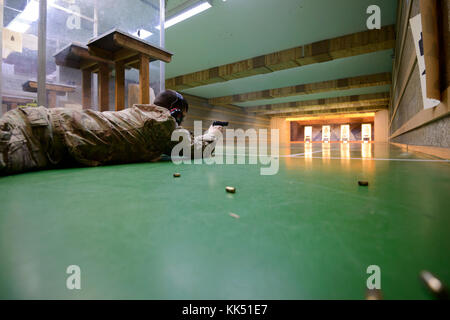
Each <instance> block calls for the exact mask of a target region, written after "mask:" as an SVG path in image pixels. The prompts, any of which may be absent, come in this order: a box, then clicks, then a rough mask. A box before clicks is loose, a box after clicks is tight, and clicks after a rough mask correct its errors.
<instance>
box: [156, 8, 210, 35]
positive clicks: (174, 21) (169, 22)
mask: <svg viewBox="0 0 450 320" xmlns="http://www.w3.org/2000/svg"><path fill="white" fill-rule="evenodd" d="M209 8H211V5H210V4H209V3H208V2H202V3H201V4H199V5H197V6H195V7H193V8H191V9H189V10H188V11H185V12H183V13H181V14H179V15H177V16H175V17H173V18H171V19H169V20H167V21H166V22H165V23H164V29H167V28H170V27H171V26H173V25H175V24H177V23H178V22H181V21H184V20H186V19H189V18H190V17H192V16H195V15H196V14H199V13H200V12H203V11H205V10H208V9H209ZM160 28H161V27H160V26H157V27H156V29H158V30H159V29H160Z"/></svg>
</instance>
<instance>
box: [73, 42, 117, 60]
mask: <svg viewBox="0 0 450 320" xmlns="http://www.w3.org/2000/svg"><path fill="white" fill-rule="evenodd" d="M70 50H71V51H72V53H73V54H74V55H76V56H78V57H80V58H81V59H83V60H89V61H96V62H104V63H112V61H111V59H104V58H101V57H98V56H95V55H92V54H90V53H89V49H86V48H82V47H77V46H73V47H71V49H70Z"/></svg>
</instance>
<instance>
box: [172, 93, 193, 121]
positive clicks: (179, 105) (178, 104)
mask: <svg viewBox="0 0 450 320" xmlns="http://www.w3.org/2000/svg"><path fill="white" fill-rule="evenodd" d="M175 94H176V95H177V99H176V100H175V101H174V102H172V104H171V105H170V109H169V111H170V115H171V116H172V117H174V118H175V121H176V122H177V123H178V124H181V122H183V118H184V116H183V110H182V109H185V110H186V112H187V111H188V108H189V104H188V103H187V101H186V100H185V99H184V97H183V96H182V95H181V94H179V93H178V92H175Z"/></svg>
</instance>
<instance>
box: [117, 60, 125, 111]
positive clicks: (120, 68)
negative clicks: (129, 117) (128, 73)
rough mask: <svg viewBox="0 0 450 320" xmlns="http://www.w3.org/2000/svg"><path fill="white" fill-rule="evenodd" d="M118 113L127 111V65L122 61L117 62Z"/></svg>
mask: <svg viewBox="0 0 450 320" xmlns="http://www.w3.org/2000/svg"><path fill="white" fill-rule="evenodd" d="M115 84H116V90H115V98H116V99H115V100H116V111H120V110H123V109H125V65H124V64H123V62H122V61H118V62H116V79H115Z"/></svg>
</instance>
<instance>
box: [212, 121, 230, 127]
mask: <svg viewBox="0 0 450 320" xmlns="http://www.w3.org/2000/svg"><path fill="white" fill-rule="evenodd" d="M213 126H222V127H226V126H228V121H214V122H213Z"/></svg>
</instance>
